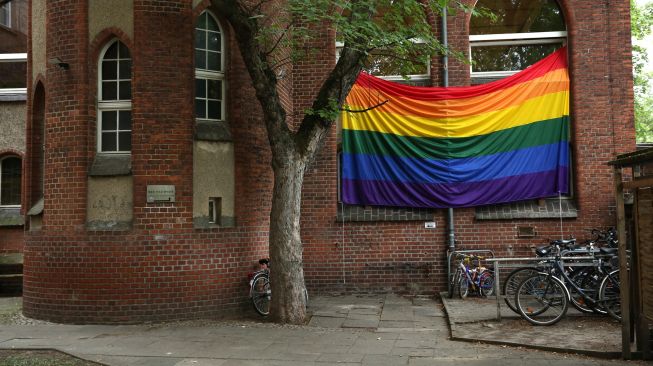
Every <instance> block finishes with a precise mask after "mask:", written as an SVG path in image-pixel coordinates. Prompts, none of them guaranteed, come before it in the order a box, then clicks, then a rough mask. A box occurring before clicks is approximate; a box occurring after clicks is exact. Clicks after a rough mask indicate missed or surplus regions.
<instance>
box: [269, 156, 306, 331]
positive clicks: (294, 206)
mask: <svg viewBox="0 0 653 366" xmlns="http://www.w3.org/2000/svg"><path fill="white" fill-rule="evenodd" d="M290 155H291V156H287V158H286V159H283V160H284V161H283V162H280V163H279V164H275V163H273V164H272V165H273V170H274V191H273V195H272V212H271V213H270V263H271V271H270V276H271V278H270V283H271V287H272V303H271V309H270V312H271V315H272V317H273V319H274V320H275V321H278V322H281V323H290V324H303V323H304V321H305V319H306V298H305V295H304V291H305V290H304V288H305V287H304V270H303V264H302V251H303V247H302V242H301V237H300V225H299V222H300V218H301V214H300V213H301V195H302V183H303V181H304V171H305V168H306V162H305V159H303V158H301V157H299V156H294V154H290ZM274 160H276V161H277V162H279V160H280V159H274Z"/></svg>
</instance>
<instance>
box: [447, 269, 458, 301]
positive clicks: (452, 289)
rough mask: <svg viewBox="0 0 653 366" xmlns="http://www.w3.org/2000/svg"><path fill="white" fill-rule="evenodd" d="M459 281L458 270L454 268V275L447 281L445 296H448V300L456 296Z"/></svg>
mask: <svg viewBox="0 0 653 366" xmlns="http://www.w3.org/2000/svg"><path fill="white" fill-rule="evenodd" d="M459 281H460V268H456V270H455V271H454V273H453V274H452V275H451V278H450V279H449V288H448V293H447V295H448V296H449V298H450V299H453V298H454V296H455V295H456V294H458V288H457V284H458V282H459Z"/></svg>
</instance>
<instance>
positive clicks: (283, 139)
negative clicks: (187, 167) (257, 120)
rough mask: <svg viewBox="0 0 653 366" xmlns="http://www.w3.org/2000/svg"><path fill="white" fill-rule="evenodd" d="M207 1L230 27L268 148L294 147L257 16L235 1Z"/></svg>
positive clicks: (273, 149) (274, 150) (275, 149)
mask: <svg viewBox="0 0 653 366" xmlns="http://www.w3.org/2000/svg"><path fill="white" fill-rule="evenodd" d="M263 2H264V1H261V3H263ZM211 3H212V4H213V6H215V8H216V9H217V10H218V11H219V12H220V14H222V15H223V16H224V17H225V19H227V21H228V22H229V24H230V25H231V27H232V28H233V29H234V35H235V37H236V42H237V43H238V48H239V50H240V54H241V56H242V57H243V61H244V63H245V67H246V68H247V71H248V73H249V76H250V78H251V79H252V86H253V87H254V90H255V92H256V98H257V99H258V101H259V103H260V105H261V107H262V109H263V116H264V118H263V119H264V122H265V126H266V129H267V132H268V140H269V141H270V147H271V148H272V151H273V152H276V151H279V150H278V149H283V148H284V147H288V146H294V142H293V140H292V138H291V131H290V129H289V127H288V125H287V124H286V111H285V110H284V108H283V106H282V104H281V98H280V97H279V94H278V92H277V78H276V73H275V72H274V70H273V69H272V68H271V66H270V65H271V63H270V61H269V60H268V55H267V54H266V52H265V51H264V50H263V49H261V46H262V45H261V44H260V42H259V40H258V38H257V37H258V36H259V32H260V30H259V23H258V17H256V16H254V15H255V14H252V13H251V12H250V11H249V10H248V8H246V7H245V6H244V5H243V4H242V2H241V1H238V0H212V1H211ZM275 155H277V154H274V153H273V156H275ZM278 158H279V159H282V158H283V157H278ZM273 160H274V159H273Z"/></svg>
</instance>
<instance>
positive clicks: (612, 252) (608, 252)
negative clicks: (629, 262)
mask: <svg viewBox="0 0 653 366" xmlns="http://www.w3.org/2000/svg"><path fill="white" fill-rule="evenodd" d="M599 250H600V251H601V254H605V255H617V252H619V249H618V248H603V247H601V248H599Z"/></svg>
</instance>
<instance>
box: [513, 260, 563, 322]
mask: <svg viewBox="0 0 653 366" xmlns="http://www.w3.org/2000/svg"><path fill="white" fill-rule="evenodd" d="M568 296H569V294H568V292H567V289H566V288H565V285H564V283H562V281H560V280H559V279H557V278H555V277H554V276H551V275H548V274H546V273H539V274H536V275H534V276H531V277H529V278H527V279H526V280H524V281H523V282H522V283H521V284H520V285H519V287H518V288H517V293H516V295H515V304H516V305H517V309H518V310H519V314H521V316H522V317H523V318H524V319H526V320H527V321H528V322H529V323H531V324H533V325H552V324H555V323H557V322H558V321H560V319H562V317H563V316H565V314H566V313H567V307H568V306H569V302H568V300H567V299H568V298H569V297H568Z"/></svg>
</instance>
